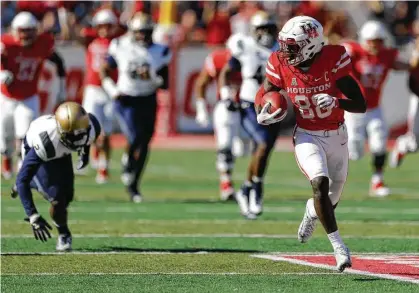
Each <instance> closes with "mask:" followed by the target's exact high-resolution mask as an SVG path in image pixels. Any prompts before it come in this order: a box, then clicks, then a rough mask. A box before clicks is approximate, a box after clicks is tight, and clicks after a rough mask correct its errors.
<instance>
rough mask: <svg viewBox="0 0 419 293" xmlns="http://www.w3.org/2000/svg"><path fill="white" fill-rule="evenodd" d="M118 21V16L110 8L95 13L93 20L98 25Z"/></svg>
mask: <svg viewBox="0 0 419 293" xmlns="http://www.w3.org/2000/svg"><path fill="white" fill-rule="evenodd" d="M117 22H118V19H117V18H116V16H115V14H114V13H113V11H112V10H110V9H103V10H100V11H99V12H97V13H96V14H95V16H94V17H93V20H92V23H93V26H98V25H102V24H111V25H115V24H117Z"/></svg>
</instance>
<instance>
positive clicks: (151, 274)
mask: <svg viewBox="0 0 419 293" xmlns="http://www.w3.org/2000/svg"><path fill="white" fill-rule="evenodd" d="M339 274H340V273H323V272H318V273H316V272H306V273H303V272H295V273H291V272H282V273H240V272H220V273H209V272H179V273H176V272H168V273H164V272H162V273H157V272H156V273H145V272H130V273H117V272H109V273H107V272H106V273H105V272H94V273H28V274H20V273H4V274H2V276H69V275H70V276H103V275H117V276H137V275H146V276H159V275H168V276H177V275H209V276H211V275H213V276H223V275H233V276H235V275H246V276H252V275H255V276H282V275H284V276H285V275H296V276H306V275H307V276H310V275H313V276H316V275H339Z"/></svg>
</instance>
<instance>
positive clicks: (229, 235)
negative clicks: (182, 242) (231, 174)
mask: <svg viewBox="0 0 419 293" xmlns="http://www.w3.org/2000/svg"><path fill="white" fill-rule="evenodd" d="M73 237H74V238H267V239H294V238H296V235H294V234H239V233H219V234H205V233H196V234H193V233H191V234H163V233H138V234H119V235H118V234H73ZM314 237H315V238H316V236H314ZM1 238H16V239H17V238H33V234H4V235H1ZM342 238H345V239H386V238H387V239H419V235H412V236H405V235H370V236H368V235H343V236H342Z"/></svg>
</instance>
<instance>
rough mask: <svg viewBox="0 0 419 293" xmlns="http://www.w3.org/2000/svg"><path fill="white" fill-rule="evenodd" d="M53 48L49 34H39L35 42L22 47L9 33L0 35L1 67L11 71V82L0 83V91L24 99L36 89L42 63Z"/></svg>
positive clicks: (52, 41) (35, 91) (34, 92)
mask: <svg viewBox="0 0 419 293" xmlns="http://www.w3.org/2000/svg"><path fill="white" fill-rule="evenodd" d="M53 50H54V39H53V37H52V35H50V34H41V35H39V36H38V37H37V39H36V40H35V42H34V43H33V44H32V45H31V46H28V47H23V46H21V45H20V43H19V42H17V41H16V40H15V38H14V37H13V36H12V35H11V34H5V35H3V36H1V59H2V62H1V63H2V69H3V70H9V71H11V72H12V73H13V82H12V83H11V84H10V85H8V86H6V85H5V84H2V85H1V93H2V94H4V95H5V96H7V97H10V98H14V99H16V100H24V99H25V98H28V97H30V96H33V95H35V94H36V93H37V91H38V79H39V75H40V72H41V68H42V64H43V62H44V60H45V59H47V58H48V57H49V56H51V54H52V52H53Z"/></svg>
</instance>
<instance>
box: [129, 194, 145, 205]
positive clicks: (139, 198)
mask: <svg viewBox="0 0 419 293" xmlns="http://www.w3.org/2000/svg"><path fill="white" fill-rule="evenodd" d="M131 200H132V202H134V203H141V202H142V201H143V197H142V196H141V195H139V194H135V195H133V196H132V197H131Z"/></svg>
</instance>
